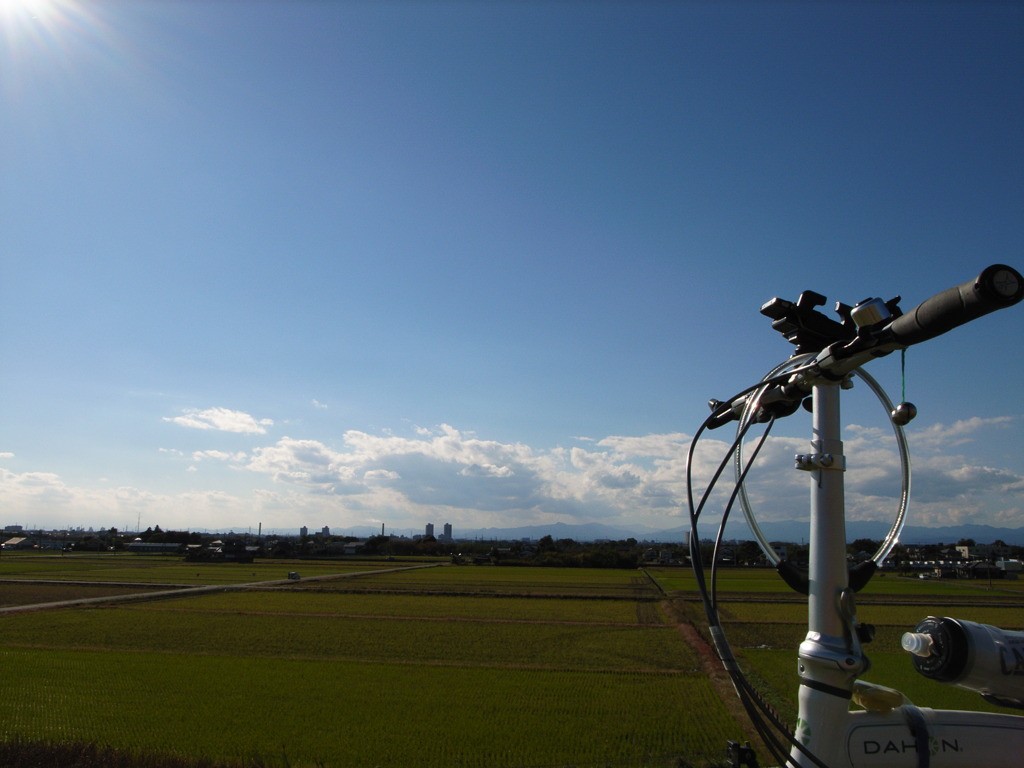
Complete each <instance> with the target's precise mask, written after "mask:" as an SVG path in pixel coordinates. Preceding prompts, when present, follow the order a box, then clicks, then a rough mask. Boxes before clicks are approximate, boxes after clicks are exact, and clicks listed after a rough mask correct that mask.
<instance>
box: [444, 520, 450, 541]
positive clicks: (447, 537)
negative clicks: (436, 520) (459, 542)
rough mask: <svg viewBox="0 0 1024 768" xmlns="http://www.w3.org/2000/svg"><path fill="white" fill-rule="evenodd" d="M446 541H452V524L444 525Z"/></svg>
mask: <svg viewBox="0 0 1024 768" xmlns="http://www.w3.org/2000/svg"><path fill="white" fill-rule="evenodd" d="M444 540H445V541H451V540H452V524H451V523H445V524H444Z"/></svg>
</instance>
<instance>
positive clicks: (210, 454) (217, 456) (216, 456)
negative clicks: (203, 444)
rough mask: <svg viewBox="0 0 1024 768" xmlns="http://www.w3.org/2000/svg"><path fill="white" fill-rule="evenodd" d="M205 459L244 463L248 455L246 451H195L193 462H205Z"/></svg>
mask: <svg viewBox="0 0 1024 768" xmlns="http://www.w3.org/2000/svg"><path fill="white" fill-rule="evenodd" d="M204 459H213V460H214V461H234V462H239V461H244V460H245V459H246V454H245V452H244V451H238V452H236V453H229V452H228V451H217V450H209V451H193V452H192V461H203V460H204Z"/></svg>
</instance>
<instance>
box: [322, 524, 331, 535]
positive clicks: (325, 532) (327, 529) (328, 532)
mask: <svg viewBox="0 0 1024 768" xmlns="http://www.w3.org/2000/svg"><path fill="white" fill-rule="evenodd" d="M320 533H322V534H323V535H324V536H330V535H331V528H330V526H327V525H325V526H324V527H323V529H322V530H321V531H320Z"/></svg>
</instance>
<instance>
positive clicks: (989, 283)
mask: <svg viewBox="0 0 1024 768" xmlns="http://www.w3.org/2000/svg"><path fill="white" fill-rule="evenodd" d="M1021 298H1024V278H1022V277H1021V274H1020V273H1019V272H1018V271H1017V270H1015V269H1013V268H1012V267H1008V266H1006V265H1005V264H993V265H992V266H991V267H987V268H986V269H984V270H983V271H982V273H981V274H980V275H978V276H977V277H976V278H974V279H973V280H968V281H967V282H966V283H963V284H962V285H957V286H954V287H953V288H949V289H947V290H945V291H943V292H942V293H939V294H936V295H935V296H932V297H931V298H930V299H925V300H924V301H922V302H921V303H920V304H918V305H917V306H916V307H914V308H913V309H911V310H910V311H909V312H907V313H905V314H903V315H901V316H900V317H897V318H896V319H895V320H893V321H892V322H891V323H890V324H889V326H888V328H887V329H886V331H885V332H884V334H883V336H884V337H886V338H885V340H884V341H883V342H882V343H883V344H884V343H887V342H892V343H895V344H896V345H897V346H899V347H909V346H910V345H911V344H917V343H919V342H922V341H927V340H928V339H933V338H935V337H936V336H938V335H940V334H943V333H945V332H946V331H948V330H951V329H953V328H956V327H957V326H958V325H963V324H964V323H966V322H969V321H971V320H974V319H976V318H978V317H981V316H982V315H987V314H988V313H989V312H994V311H995V310H997V309H1002V308H1004V307H1009V306H1012V305H1014V304H1016V303H1017V302H1018V301H1020V300H1021Z"/></svg>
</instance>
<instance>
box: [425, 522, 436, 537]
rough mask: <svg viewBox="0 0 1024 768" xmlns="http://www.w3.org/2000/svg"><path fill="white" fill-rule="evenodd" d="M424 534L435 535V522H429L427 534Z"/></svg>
mask: <svg viewBox="0 0 1024 768" xmlns="http://www.w3.org/2000/svg"><path fill="white" fill-rule="evenodd" d="M423 535H424V536H433V535H434V524H433V523H427V532H426V533H425V534H423Z"/></svg>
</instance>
